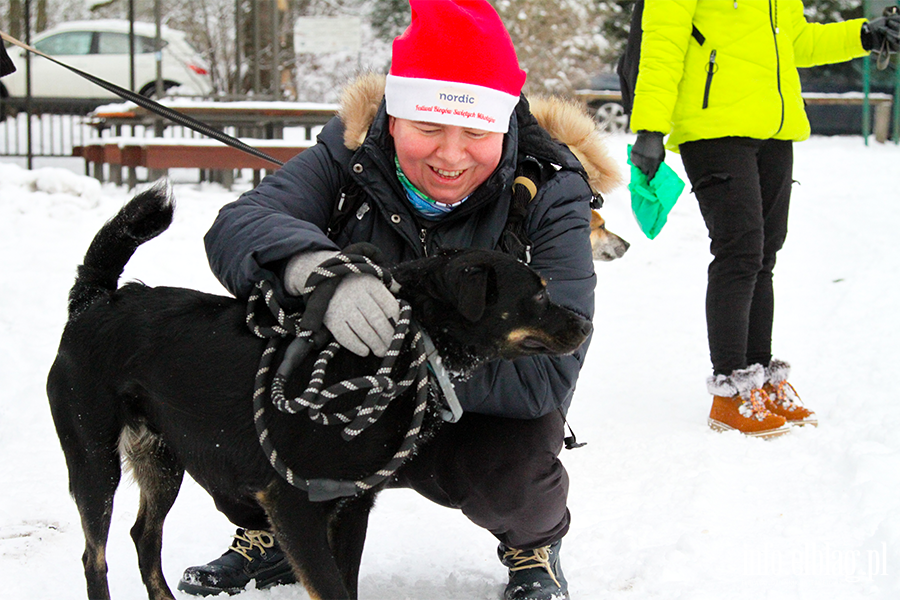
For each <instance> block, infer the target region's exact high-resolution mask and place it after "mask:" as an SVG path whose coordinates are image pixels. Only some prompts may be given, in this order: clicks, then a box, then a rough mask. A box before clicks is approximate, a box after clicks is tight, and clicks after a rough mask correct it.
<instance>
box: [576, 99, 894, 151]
mask: <svg viewBox="0 0 900 600" xmlns="http://www.w3.org/2000/svg"><path fill="white" fill-rule="evenodd" d="M802 95H803V101H804V102H805V103H806V104H808V105H813V106H815V105H828V104H839V105H846V106H862V104H863V102H864V100H865V96H864V95H863V93H862V92H848V93H846V94H829V93H818V92H803V94H802ZM575 97H576V98H578V99H579V100H581V101H582V102H584V103H585V104H589V103H591V102H593V101H595V100H603V101H607V102H619V101H621V100H622V93H621V92H619V91H617V90H578V91H576V92H575ZM892 104H893V97H892V96H891V95H890V94H881V93H870V94H869V105H870V106H871V107H872V108H873V110H874V116H875V123H874V126H873V127H872V133H874V134H875V139H876V140H877V141H879V142H884V141H886V140H887V139H888V137H890V136H889V130H890V124H891V106H892Z"/></svg>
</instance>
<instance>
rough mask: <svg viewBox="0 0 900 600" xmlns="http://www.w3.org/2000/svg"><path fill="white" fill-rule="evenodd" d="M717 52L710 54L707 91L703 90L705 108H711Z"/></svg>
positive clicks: (707, 69) (707, 70)
mask: <svg viewBox="0 0 900 600" xmlns="http://www.w3.org/2000/svg"><path fill="white" fill-rule="evenodd" d="M717 67H718V65H716V51H715V50H713V51H712V52H710V53H709V64H708V65H707V66H706V89H704V90H703V108H708V107H709V89H710V88H711V87H712V80H713V73H715V72H716V69H717Z"/></svg>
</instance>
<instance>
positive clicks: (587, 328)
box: [581, 320, 594, 337]
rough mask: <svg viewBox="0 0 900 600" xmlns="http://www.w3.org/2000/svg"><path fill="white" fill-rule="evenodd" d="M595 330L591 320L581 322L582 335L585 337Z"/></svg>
mask: <svg viewBox="0 0 900 600" xmlns="http://www.w3.org/2000/svg"><path fill="white" fill-rule="evenodd" d="M593 330H594V326H593V325H592V324H591V322H590V321H588V320H584V321H582V322H581V335H583V336H584V337H587V336H589V335H591V332H592V331H593Z"/></svg>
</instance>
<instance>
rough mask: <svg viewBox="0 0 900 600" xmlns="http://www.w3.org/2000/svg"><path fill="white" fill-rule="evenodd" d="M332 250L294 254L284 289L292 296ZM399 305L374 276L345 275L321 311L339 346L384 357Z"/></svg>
mask: <svg viewBox="0 0 900 600" xmlns="http://www.w3.org/2000/svg"><path fill="white" fill-rule="evenodd" d="M337 254H338V253H337V252H334V251H332V250H322V251H319V252H305V253H302V254H297V255H296V256H294V257H293V258H291V259H290V260H289V261H288V264H287V266H286V267H285V269H284V288H285V290H286V291H287V292H288V293H289V294H293V295H295V296H297V295H299V294H300V292H301V291H302V290H303V288H304V287H306V280H307V278H308V277H309V276H310V274H311V273H312V272H313V271H314V270H315V268H316V267H318V266H319V265H320V264H322V263H323V262H325V261H326V260H328V259H329V258H332V257H333V256H336V255H337ZM399 316H400V304H399V303H398V302H397V298H395V297H394V295H393V294H392V293H391V292H390V290H388V289H387V288H386V287H385V286H384V284H383V283H382V282H381V280H380V279H378V278H377V277H375V276H374V275H368V274H360V275H347V276H346V277H344V279H343V280H342V281H341V283H339V284H338V286H337V288H336V289H335V291H334V296H332V298H331V302H330V303H329V304H328V309H326V311H325V320H324V323H325V327H327V328H328V331H330V332H331V335H333V336H334V339H335V341H336V342H337V343H339V344H340V345H341V346H343V347H344V348H346V349H347V350H349V351H350V352H353V353H354V354H358V355H359V356H368V354H369V351H371V352H372V353H373V354H374V355H375V356H384V355H385V353H386V352H387V349H388V347H389V346H390V344H391V338H392V337H393V336H394V325H393V324H392V323H391V319H393V320H394V321H395V322H396V320H397V319H398V318H399Z"/></svg>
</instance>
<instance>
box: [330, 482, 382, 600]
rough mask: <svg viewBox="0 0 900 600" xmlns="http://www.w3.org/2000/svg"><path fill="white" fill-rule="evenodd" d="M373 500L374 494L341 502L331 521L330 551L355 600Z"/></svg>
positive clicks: (357, 594)
mask: <svg viewBox="0 0 900 600" xmlns="http://www.w3.org/2000/svg"><path fill="white" fill-rule="evenodd" d="M374 501H375V495H374V494H366V495H364V496H357V497H354V498H345V499H342V500H340V501H338V505H337V510H336V511H335V514H334V515H333V516H332V517H331V520H330V521H329V528H328V539H329V542H330V544H331V551H332V553H333V554H334V559H335V561H337V565H338V569H339V570H340V572H341V573H342V574H343V576H344V585H345V586H347V590H348V591H349V592H350V597H351V598H354V599H356V598H358V597H359V589H358V588H359V563H360V562H361V561H362V553H363V546H365V543H366V530H367V529H368V527H369V512H370V511H371V510H372V505H373V504H374Z"/></svg>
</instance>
